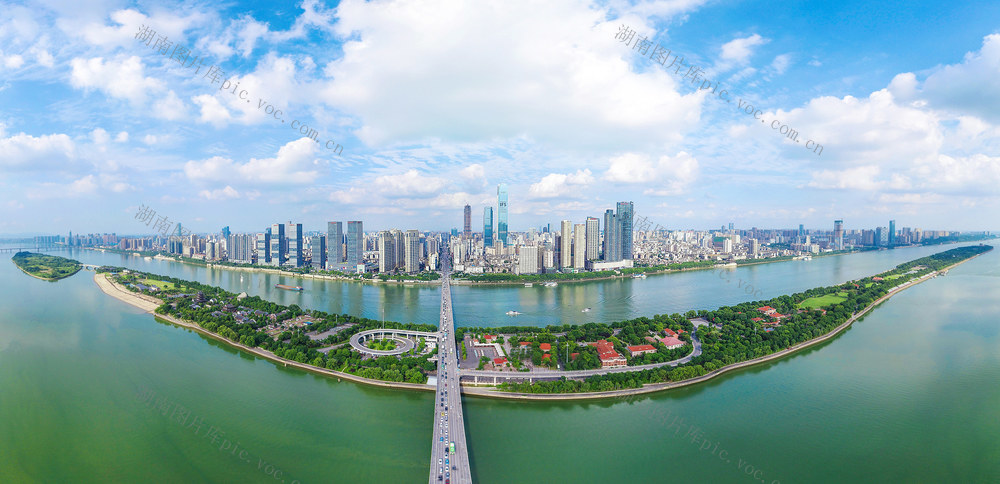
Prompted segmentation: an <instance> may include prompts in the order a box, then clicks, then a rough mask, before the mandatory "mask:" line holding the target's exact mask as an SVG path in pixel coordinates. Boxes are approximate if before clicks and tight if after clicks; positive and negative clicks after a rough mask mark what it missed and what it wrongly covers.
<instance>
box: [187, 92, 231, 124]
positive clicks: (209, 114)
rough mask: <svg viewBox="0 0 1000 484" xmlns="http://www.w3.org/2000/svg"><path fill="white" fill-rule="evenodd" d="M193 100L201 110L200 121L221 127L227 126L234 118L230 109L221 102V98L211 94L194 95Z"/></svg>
mask: <svg viewBox="0 0 1000 484" xmlns="http://www.w3.org/2000/svg"><path fill="white" fill-rule="evenodd" d="M191 100H192V101H194V103H195V104H197V105H198V107H199V109H200V111H201V115H200V116H199V117H198V121H200V122H202V123H209V124H212V125H213V126H215V127H221V126H225V125H226V124H227V123H229V122H230V121H232V119H233V116H232V115H231V114H229V110H228V109H226V108H225V107H224V106H223V105H222V103H220V102H219V98H217V97H215V96H213V95H211V94H201V95H198V96H194V97H192V98H191Z"/></svg>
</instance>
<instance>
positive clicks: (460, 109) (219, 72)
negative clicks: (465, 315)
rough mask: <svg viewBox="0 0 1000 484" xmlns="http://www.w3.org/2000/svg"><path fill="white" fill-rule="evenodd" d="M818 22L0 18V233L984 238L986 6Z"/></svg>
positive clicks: (535, 17) (772, 17)
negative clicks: (611, 226)
mask: <svg viewBox="0 0 1000 484" xmlns="http://www.w3.org/2000/svg"><path fill="white" fill-rule="evenodd" d="M279 3H280V4H281V5H282V6H280V7H276V6H274V5H273V4H279ZM833 3H835V4H836V6H831V2H827V1H789V2H782V6H781V7H780V8H779V7H775V5H774V4H773V2H762V1H761V2H754V1H702V0H671V1H652V0H650V1H624V0H610V1H605V2H584V1H572V0H546V1H544V2H543V1H520V0H498V1H487V0H476V1H473V0H469V1H460V0H444V1H440V0H413V1H398V0H375V1H370V2H362V1H356V0H349V1H343V2H339V3H335V2H324V1H323V0H305V1H304V2H302V3H299V4H294V3H291V2H236V3H233V2H230V3H227V4H225V5H221V6H220V5H218V4H216V3H215V2H212V3H209V2H202V1H188V2H180V3H174V2H165V1H156V2H138V3H136V2H120V1H114V0H72V1H69V0H46V1H40V2H27V3H17V2H15V3H14V4H11V3H10V2H5V4H4V7H3V8H2V9H0V234H35V233H65V232H66V231H69V230H72V231H73V232H75V233H77V232H97V231H100V232H104V231H107V232H112V231H114V232H117V233H119V234H128V233H139V232H148V231H149V230H148V229H147V228H146V227H144V226H143V224H141V223H140V222H139V221H138V220H136V219H135V214H136V212H137V210H138V208H139V206H140V205H143V204H144V205H145V206H148V207H150V208H151V209H153V210H155V211H156V212H157V214H158V215H161V216H167V217H169V220H170V221H172V222H181V223H183V224H184V225H185V226H187V227H190V228H191V229H192V230H194V231H196V232H214V231H218V230H219V228H220V227H222V226H223V225H229V226H231V227H232V229H233V230H234V231H257V230H260V229H262V228H263V227H265V226H267V225H269V224H271V223H274V222H279V221H288V220H293V221H296V222H302V223H303V224H305V228H306V230H316V229H320V228H321V227H323V226H324V225H325V224H324V222H325V221H327V220H363V221H364V222H365V228H366V229H381V228H390V227H398V228H402V229H409V228H417V229H421V230H442V229H449V228H451V227H458V226H460V225H461V220H462V207H463V206H464V205H465V204H466V203H469V204H471V205H472V206H473V218H474V220H475V221H476V222H475V224H481V217H482V207H484V206H486V205H490V204H492V205H495V204H496V185H497V184H498V183H501V182H504V183H507V185H508V187H509V191H510V210H511V215H510V225H511V229H512V230H515V231H519V230H527V229H528V228H531V227H537V226H540V225H543V224H545V223H553V225H555V224H556V223H558V221H559V220H562V219H571V220H574V221H576V222H582V221H583V219H584V217H586V216H599V215H600V214H601V213H602V212H603V211H604V209H606V208H609V207H612V206H613V205H614V203H615V202H616V201H618V200H632V201H634V202H635V204H636V212H637V213H638V214H641V215H645V216H647V217H649V219H650V220H652V221H654V222H657V223H660V224H662V225H664V226H665V227H667V228H671V229H684V228H711V227H717V226H719V225H722V224H725V223H729V222H733V223H735V224H736V226H737V227H745V228H749V227H751V226H756V227H774V228H783V227H796V226H797V225H798V224H799V223H803V224H805V225H806V226H807V227H815V228H829V227H831V226H832V220H833V219H836V218H842V219H844V220H845V226H846V227H847V228H849V229H851V228H854V229H857V228H868V227H872V226H875V225H885V224H886V223H887V220H888V219H890V218H894V219H896V220H897V226H912V227H921V228H924V229H952V230H984V229H986V230H997V229H1000V223H998V221H1000V217H998V216H997V214H998V213H1000V3H998V2H996V1H993V0H986V1H981V2H960V5H950V6H946V5H943V4H941V2H939V1H926V2H920V1H918V2H907V5H904V6H896V5H894V6H879V5H877V4H876V3H875V2H871V1H869V0H865V1H843V2H833ZM623 26H624V27H627V28H628V29H630V30H628V31H624V33H620V32H623ZM146 29H148V31H153V32H155V33H152V32H148V31H147V32H146V34H147V35H151V37H149V39H148V41H147V40H143V39H144V37H143V36H142V35H140V32H141V31H144V30H146ZM632 31H634V34H630V33H629V32H632ZM629 35H631V37H630V36H629ZM137 37H138V38H137ZM640 39H646V40H648V41H650V42H651V43H650V44H646V43H640V42H639V40H640ZM657 47H659V49H658V48H657ZM667 51H669V53H667ZM657 53H658V55H657ZM665 54H666V56H665ZM185 55H186V56H187V57H185ZM661 61H662V64H661ZM671 64H674V66H673V67H669V66H670V65H671ZM678 69H680V70H679V71H678ZM695 76H696V77H697V81H695V82H692V77H695ZM706 80H708V81H709V82H708V86H706V89H703V90H702V89H699V87H702V86H705V81H706ZM224 81H228V84H224ZM237 84H238V85H237ZM223 88H224V89H223ZM723 89H725V90H726V91H727V94H725V95H723V96H722V97H720V93H721V91H722V90H723ZM713 91H714V93H713ZM747 106H753V108H747ZM741 108H742V109H741ZM748 112H749V114H748ZM293 124H295V125H296V127H295V128H293V127H292V125H293ZM301 124H305V125H307V126H309V127H310V128H311V129H314V130H315V132H316V134H315V137H316V138H317V140H318V142H317V141H314V140H313V139H310V138H308V137H305V136H303V134H302V133H301V132H300V130H299V129H298V126H299V125H301ZM782 125H784V126H787V128H781V126H782ZM775 128H776V129H775ZM788 128H791V129H794V130H796V131H797V132H798V133H799V134H798V137H797V138H796V139H795V140H793V139H789V138H788V136H787V135H783V134H782V130H786V129H788ZM306 132H308V129H306ZM816 144H818V145H821V146H822V148H821V149H817V148H816V147H815V146H816ZM337 145H340V146H341V147H340V148H339V149H338V148H337ZM338 151H340V153H339V154H338ZM475 224H474V225H475Z"/></svg>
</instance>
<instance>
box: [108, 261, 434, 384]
mask: <svg viewBox="0 0 1000 484" xmlns="http://www.w3.org/2000/svg"><path fill="white" fill-rule="evenodd" d="M94 282H95V283H97V286H98V287H100V288H101V291H103V292H104V293H105V294H107V295H109V296H111V297H113V298H115V299H118V300H120V301H122V302H124V303H127V304H130V305H132V306H134V307H137V308H139V309H141V310H143V311H145V312H147V313H152V314H153V315H154V316H155V317H156V318H158V319H161V320H163V321H167V322H169V323H171V324H175V325H177V326H181V327H184V328H188V329H191V330H194V331H197V332H198V333H200V334H203V335H205V336H208V337H210V338H212V339H215V340H217V341H220V342H222V343H225V344H227V345H229V346H232V347H233V348H237V349H240V350H243V351H245V352H247V353H252V354H254V355H257V356H260V357H261V358H264V359H266V360H270V361H271V362H273V363H281V364H282V365H284V366H286V367H287V366H293V367H296V368H300V369H302V370H306V371H310V372H312V373H317V374H320V375H326V376H335V377H337V378H344V379H346V380H351V381H353V382H357V383H363V384H365V385H372V386H377V387H391V388H401V389H405V390H420V391H429V392H433V391H434V390H435V387H434V386H431V385H427V384H420V383H405V382H390V381H382V380H372V379H370V378H364V377H360V376H357V375H352V374H350V373H344V372H340V371H336V370H328V369H326V368H319V367H316V366H312V365H308V364H305V363H299V362H298V361H293V360H288V359H285V358H281V357H279V356H277V355H275V354H274V353H271V352H270V351H267V350H265V349H262V348H251V347H249V346H246V345H244V344H242V343H238V342H235V341H230V340H228V339H226V338H223V337H222V336H219V335H217V334H215V333H213V332H211V331H208V330H206V329H205V328H202V327H201V326H198V325H197V324H195V323H192V322H188V321H184V320H181V319H178V318H175V317H173V316H169V315H163V314H156V313H155V312H154V311H156V308H158V307H160V305H161V304H163V301H162V300H160V299H158V298H155V297H152V296H146V295H144V294H136V293H134V292H132V291H129V290H128V289H125V288H124V287H122V286H121V285H119V284H115V283H114V282H111V281H110V280H109V279H108V278H107V275H106V274H103V273H97V274H94Z"/></svg>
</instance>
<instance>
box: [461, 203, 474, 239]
mask: <svg viewBox="0 0 1000 484" xmlns="http://www.w3.org/2000/svg"><path fill="white" fill-rule="evenodd" d="M464 215H465V218H464V222H465V224H464V225H463V226H462V236H463V237H465V238H467V239H468V238H470V237H472V207H471V206H469V205H466V206H465V213H464Z"/></svg>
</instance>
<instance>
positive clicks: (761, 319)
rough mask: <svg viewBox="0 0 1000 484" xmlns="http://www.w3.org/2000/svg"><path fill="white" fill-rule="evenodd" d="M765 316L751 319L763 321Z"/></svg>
mask: <svg viewBox="0 0 1000 484" xmlns="http://www.w3.org/2000/svg"><path fill="white" fill-rule="evenodd" d="M763 320H764V318H753V319H752V320H751V321H763Z"/></svg>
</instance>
